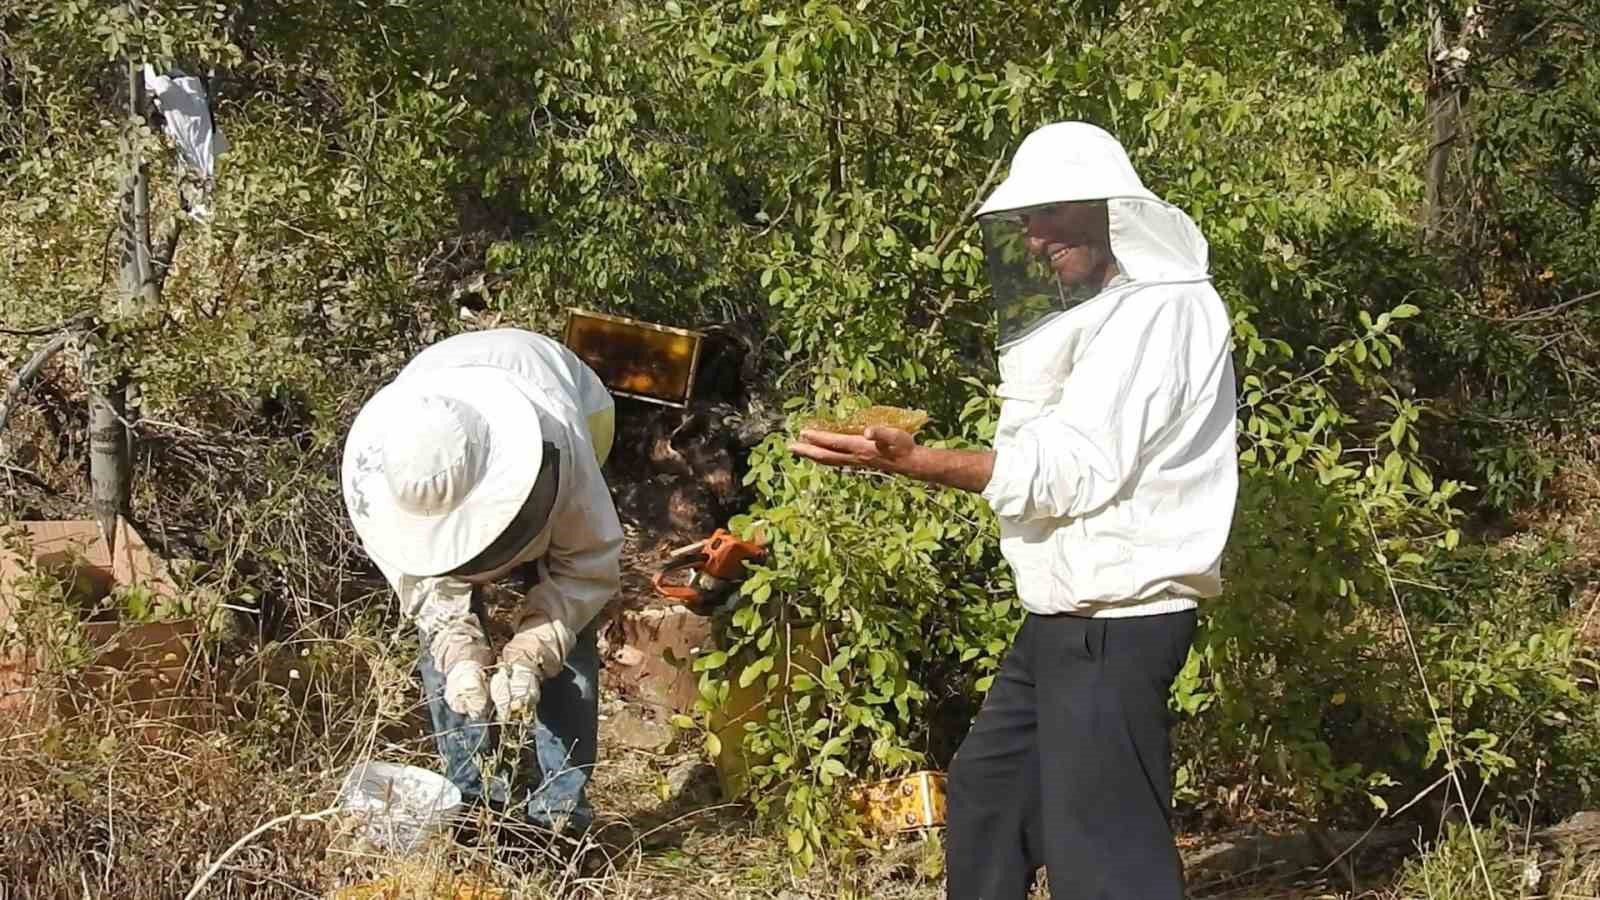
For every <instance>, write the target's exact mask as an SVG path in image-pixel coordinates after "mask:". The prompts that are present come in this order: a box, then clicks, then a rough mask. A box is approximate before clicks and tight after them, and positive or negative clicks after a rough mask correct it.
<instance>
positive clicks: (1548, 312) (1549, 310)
mask: <svg viewBox="0 0 1600 900" xmlns="http://www.w3.org/2000/svg"><path fill="white" fill-rule="evenodd" d="M1596 297H1600V291H1590V292H1589V293H1587V294H1579V295H1578V296H1576V297H1573V298H1572V299H1571V300H1563V301H1561V302H1560V303H1557V304H1556V305H1555V306H1546V307H1545V308H1543V309H1535V310H1532V311H1530V312H1525V313H1521V314H1520V315H1515V316H1489V317H1486V318H1488V319H1489V321H1491V322H1505V323H1507V324H1515V323H1518V322H1542V321H1544V320H1545V319H1552V318H1555V317H1556V316H1558V315H1561V314H1562V313H1564V312H1566V311H1567V310H1569V309H1571V308H1572V307H1574V306H1577V305H1578V304H1580V303H1584V302H1586V301H1589V300H1593V299H1595V298H1596Z"/></svg>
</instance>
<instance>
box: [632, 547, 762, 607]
mask: <svg viewBox="0 0 1600 900" xmlns="http://www.w3.org/2000/svg"><path fill="white" fill-rule="evenodd" d="M766 555H767V548H766V546H765V545H764V544H762V543H761V542H760V540H759V539H758V540H757V541H754V542H752V541H742V540H740V539H738V538H736V537H734V536H733V534H732V533H730V532H728V531H726V530H724V529H721V528H718V529H717V530H716V531H715V532H713V533H712V535H711V537H708V538H706V539H705V540H703V541H695V542H694V543H692V544H689V545H687V546H684V547H679V548H678V549H676V550H674V551H672V553H671V554H670V555H669V557H668V562H667V564H666V565H665V566H663V567H662V569H661V571H659V572H657V573H656V575H655V577H654V578H652V579H651V584H654V585H655V588H656V590H657V591H658V592H660V594H661V596H663V597H669V598H671V599H673V600H678V601H680V602H682V603H683V605H684V606H687V607H689V609H690V610H691V611H692V612H695V613H697V614H699V615H702V616H709V615H714V614H716V613H718V612H721V611H722V609H723V608H724V606H725V605H726V604H727V603H728V601H729V599H730V598H731V597H732V596H733V594H734V593H735V591H736V590H737V589H738V587H739V582H741V581H743V580H744V578H745V575H746V574H747V573H746V571H745V567H744V564H745V562H746V561H747V560H762V559H765V558H766ZM683 571H687V572H688V573H689V576H688V578H687V579H686V580H684V581H682V582H679V583H673V582H672V581H670V580H669V579H670V578H671V577H672V576H673V575H674V574H675V573H678V572H683Z"/></svg>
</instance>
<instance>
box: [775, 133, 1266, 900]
mask: <svg viewBox="0 0 1600 900" xmlns="http://www.w3.org/2000/svg"><path fill="white" fill-rule="evenodd" d="M977 218H978V221H979V223H980V226H981V228H982V231H983V236H984V242H985V250H986V253H987V254H988V265H989V273H990V277H991V281H992V287H993V290H994V300H995V304H996V306H997V312H998V317H999V344H1000V346H999V350H1000V358H999V363H1000V388H999V395H1000V397H1001V398H1002V405H1001V412H1000V421H999V424H998V427H997V434H996V437H995V442H994V448H993V449H992V450H988V451H957V450H942V449H934V448H929V447H923V446H919V445H918V444H916V442H915V441H914V440H913V438H912V437H911V435H909V434H907V433H905V432H902V431H897V430H894V429H889V428H882V427H875V428H869V429H867V430H866V431H865V432H864V433H863V434H861V435H840V434H827V433H815V432H803V433H802V434H801V438H800V440H799V441H798V442H797V443H796V444H795V445H794V447H793V450H794V452H795V453H797V454H799V455H801V456H804V457H807V458H809V459H812V460H815V461H817V462H821V463H825V464H829V465H842V466H854V467H862V468H870V469H878V470H881V471H884V472H890V473H895V474H900V475H905V476H909V477H912V478H918V479H921V480H924V481H928V482H932V483H936V484H942V485H946V486H950V487H955V488H961V489H964V490H969V491H975V492H980V493H981V494H982V496H983V497H984V499H986V500H987V501H988V502H989V504H990V506H991V507H993V509H994V511H995V514H996V516H997V517H998V518H999V522H1000V546H1001V550H1002V552H1003V554H1004V556H1005V558H1006V560H1007V561H1008V562H1009V563H1010V565H1011V568H1012V570H1013V572H1014V573H1015V577H1016V584H1017V593H1018V595H1019V598H1020V600H1021V602H1022V605H1023V606H1024V608H1025V609H1026V611H1027V616H1026V618H1025V619H1024V622H1023V624H1022V627H1021V630H1020V631H1019V632H1018V633H1017V635H1016V636H1015V638H1014V640H1013V643H1012V645H1011V647H1010V648H1009V650H1008V651H1007V653H1006V656H1005V658H1004V660H1003V661H1002V664H1001V667H1000V670H999V672H998V673H997V675H996V678H995V681H994V685H993V687H992V688H991V689H990V691H989V694H988V696H987V698H986V699H985V701H984V705H983V708H982V710H981V712H980V713H979V714H978V717H977V720H976V721H975V722H974V723H973V725H972V729H971V731H970V732H969V733H968V735H967V737H966V739H965V741H964V742H963V743H962V745H961V747H960V749H959V751H958V752H957V753H956V756H955V759H954V761H953V762H952V763H951V768H950V773H949V800H950V807H949V809H950V812H949V823H948V824H949V834H948V841H947V854H948V865H947V870H948V873H949V876H948V877H949V886H948V895H949V897H951V898H952V900H978V898H982V900H1024V898H1025V897H1026V896H1027V893H1028V888H1029V885H1030V883H1031V882H1032V880H1033V875H1034V873H1035V872H1036V871H1037V869H1038V868H1039V867H1041V866H1043V867H1045V868H1046V869H1047V870H1048V871H1049V874H1050V876H1051V877H1050V893H1051V896H1053V897H1057V898H1069V897H1080V898H1128V900H1176V898H1179V897H1182V896H1183V892H1184V881H1183V869H1182V864H1181V861H1180V859H1179V856H1178V853H1177V850H1176V847H1175V845H1174V842H1173V835H1172V828H1171V807H1172V783H1171V750H1170V747H1169V743H1168V733H1169V728H1170V722H1171V720H1170V716H1169V710H1168V695H1169V692H1170V690H1171V687H1172V682H1173V679H1174V678H1175V677H1176V676H1177V674H1178V672H1179V670H1180V669H1181V667H1182V666H1183V664H1184V661H1185V659H1186V657H1187V655H1188V652H1189V648H1190V644H1191V642H1192V640H1193V637H1194V632H1195V621H1196V609H1197V605H1198V601H1200V600H1202V599H1204V598H1207V597H1214V596H1216V595H1217V594H1218V593H1219V592H1220V591H1221V588H1222V579H1221V557H1222V552H1223V547H1224V544H1225V543H1226V540H1227V537H1228V531H1229V527H1230V524H1231V520H1232V516H1233V508H1234V500H1235V494H1236V492H1237V479H1238V474H1237V459H1236V456H1235V448H1234V446H1235V445H1234V440H1235V434H1234V428H1235V425H1234V420H1235V403H1236V399H1235V387H1234V373H1233V366H1232V361H1231V358H1230V351H1229V333H1230V324H1229V316H1228V312H1227V310H1226V308H1225V307H1224V306H1223V303H1222V300H1221V299H1220V298H1219V297H1218V295H1217V293H1216V291H1215V290H1214V289H1213V288H1212V286H1211V283H1210V279H1211V276H1210V274H1209V271H1208V269H1207V245H1206V241H1205V239H1204V238H1203V237H1202V236H1201V234H1200V231H1199V229H1198V228H1197V227H1196V226H1195V224H1194V222H1193V221H1192V220H1191V219H1190V218H1189V216H1187V215H1186V214H1184V213H1183V212H1182V211H1181V210H1179V209H1177V208H1175V207H1173V206H1170V205H1168V204H1167V203H1164V202H1163V201H1162V200H1161V199H1160V198H1158V197H1157V196H1156V195H1155V194H1153V193H1151V192H1150V191H1149V190H1148V189H1147V188H1146V187H1145V186H1144V184H1143V183H1142V182H1141V181H1140V179H1139V176H1138V175H1137V174H1136V173H1135V172H1134V169H1133V166H1132V164H1131V163H1130V161H1129V159H1128V156H1127V153H1126V152H1125V151H1124V150H1123V148H1122V146H1121V145H1120V144H1119V143H1118V142H1117V141H1116V139H1115V138H1113V137H1112V136H1111V135H1109V134H1107V133H1106V132H1105V131H1102V130H1101V129H1099V128H1096V127H1094V126H1092V125H1088V124H1084V123H1080V122H1064V123H1056V124H1052V125H1047V126H1044V127H1042V128H1040V129H1038V130H1036V131H1034V132H1033V133H1032V134H1030V135H1029V136H1028V137H1027V138H1026V139H1025V140H1024V141H1023V143H1022V144H1021V146H1020V147H1018V149H1017V152H1016V155H1015V157H1014V158H1013V160H1012V166H1011V170H1010V172H1009V174H1008V176H1007V178H1006V180H1005V181H1004V182H1002V183H1001V184H1000V186H999V187H997V188H996V189H995V191H994V192H993V193H992V194H991V195H990V196H989V197H988V198H987V199H986V200H985V201H984V203H983V205H982V206H981V207H980V209H979V210H978V213H977Z"/></svg>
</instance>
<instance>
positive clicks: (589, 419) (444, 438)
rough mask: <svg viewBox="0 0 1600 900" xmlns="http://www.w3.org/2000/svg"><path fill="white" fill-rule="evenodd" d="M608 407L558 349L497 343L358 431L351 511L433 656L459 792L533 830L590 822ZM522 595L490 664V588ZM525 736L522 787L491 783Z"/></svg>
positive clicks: (614, 527) (503, 332)
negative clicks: (524, 731)
mask: <svg viewBox="0 0 1600 900" xmlns="http://www.w3.org/2000/svg"><path fill="white" fill-rule="evenodd" d="M613 431H614V406H613V403H612V399H611V396H610V395H609V394H608V393H607V392H606V390H605V387H604V386H603V385H602V384H601V382H600V379H599V377H598V376H596V375H595V373H594V372H593V371H592V370H590V369H589V368H588V366H586V365H585V364H584V363H583V361H582V360H580V359H579V358H578V357H577V356H576V355H575V354H573V353H572V352H571V351H570V350H568V349H567V348H566V347H564V346H562V345H561V344H559V343H557V342H555V341H553V340H551V339H549V338H547V337H544V336H543V335H539V334H535V333H532V332H528V331H520V330H515V329H498V330H492V331H482V332H474V333H468V334H463V335H458V336H456V337H452V338H449V339H446V340H444V341H442V342H440V343H438V344H435V345H434V346H432V347H430V348H428V349H426V350H424V351H422V352H421V353H420V354H418V355H417V356H416V357H415V358H414V359H413V360H412V361H411V362H410V363H409V364H408V365H406V367H405V368H404V369H403V370H402V371H401V372H400V374H399V376H398V377H396V378H395V380H394V381H393V382H391V383H390V384H388V385H386V386H385V387H383V388H382V389H381V390H379V391H378V392H377V394H376V395H374V396H373V397H372V399H371V400H370V401H368V402H367V404H366V405H365V406H364V407H363V408H362V410H361V412H360V413H359V414H358V415H357V417H356V420H355V423H354V424H353V425H352V426H351V429H350V434H349V436H348V438H347V440H346V443H345V450H344V465H343V482H344V497H345V504H346V506H347V508H348V510H349V513H350V517H351V519H352V521H353V522H354V524H355V529H356V532H357V534H358V535H359V536H360V539H361V543H362V546H363V547H364V548H365V549H366V551H367V553H368V554H369V555H370V556H371V557H372V559H373V561H374V562H375V563H377V565H378V567H379V568H380V569H381V570H382V571H383V574H384V576H385V577H386V578H387V579H388V581H389V584H390V585H391V586H392V587H393V589H394V590H395V592H396V593H397V594H398V595H399V598H400V606H401V610H402V612H403V613H404V614H405V616H406V617H407V618H408V619H409V620H411V621H413V622H415V624H416V626H417V628H418V631H419V637H420V640H421V648H420V651H421V652H420V660H419V668H420V670H421V674H422V681H423V688H424V692H425V694H426V699H427V702H428V708H429V712H430V713H431V716H432V720H433V728H434V736H435V741H436V743H437V745H438V748H439V753H440V755H441V756H443V757H444V761H445V765H446V775H447V777H448V778H449V779H450V780H451V781H452V782H453V783H454V784H455V785H456V786H457V787H459V788H460V789H461V792H462V795H463V796H464V797H466V798H468V799H471V800H484V801H487V802H488V803H490V804H492V805H494V806H496V807H499V808H504V809H514V808H518V807H520V808H521V809H522V810H523V811H524V812H525V814H526V817H527V819H528V820H529V821H530V822H532V823H533V824H535V825H538V826H541V827H545V828H549V829H551V830H555V831H577V830H582V829H584V828H586V827H587V826H588V825H589V824H590V823H591V821H592V819H593V810H592V808H591V807H590V805H589V802H588V799H587V795H586V790H585V787H586V785H587V783H588V780H589V775H590V772H591V770H592V769H593V766H594V762H595V755H596V738H597V732H598V713H599V706H598V693H597V688H598V684H599V674H600V657H599V653H598V651H597V648H596V634H595V617H596V615H597V614H598V613H599V612H600V610H601V609H602V607H604V606H605V604H606V601H607V600H609V599H610V598H611V597H612V596H613V595H615V594H616V592H617V590H618V587H619V570H618V556H619V553H620V551H621V547H622V527H621V524H620V523H619V521H618V519H617V513H616V508H615V506H614V505H613V504H612V500H611V494H610V492H609V491H608V490H607V489H606V485H605V482H604V480H603V479H602V477H601V473H600V467H601V465H602V464H603V463H604V462H605V459H606V456H607V454H608V453H609V452H610V449H611V441H612V436H613ZM502 581H505V582H509V583H511V584H514V585H515V588H516V589H517V590H518V591H522V592H525V593H524V594H523V596H522V598H521V601H520V605H519V607H518V609H517V611H516V617H515V634H514V635H513V636H512V637H511V638H510V641H509V642H508V643H507V644H506V645H505V647H504V649H502V650H501V651H500V653H499V655H498V657H496V654H495V653H494V651H493V650H492V648H491V647H490V643H489V640H488V637H487V634H486V627H487V622H486V604H485V597H484V593H485V588H486V586H488V585H491V584H495V583H497V582H502ZM511 725H518V726H520V727H527V726H529V725H531V738H532V740H529V741H526V742H525V743H524V745H523V746H524V753H523V754H522V758H521V759H520V760H517V761H516V765H515V766H514V768H513V770H512V771H511V772H509V773H508V772H505V771H488V772H485V771H482V769H481V767H480V760H483V759H485V758H487V757H489V756H490V755H492V754H493V753H494V751H495V750H496V747H497V742H498V740H499V738H500V732H501V730H502V729H503V728H505V727H507V726H511Z"/></svg>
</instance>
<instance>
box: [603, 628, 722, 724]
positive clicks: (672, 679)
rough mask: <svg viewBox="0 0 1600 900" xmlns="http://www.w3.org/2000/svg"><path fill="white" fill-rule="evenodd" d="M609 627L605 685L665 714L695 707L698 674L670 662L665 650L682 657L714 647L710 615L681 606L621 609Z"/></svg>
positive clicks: (697, 695) (681, 659) (686, 710)
mask: <svg viewBox="0 0 1600 900" xmlns="http://www.w3.org/2000/svg"><path fill="white" fill-rule="evenodd" d="M608 630H609V632H610V633H609V634H608V642H609V643H610V644H611V651H610V658H609V659H607V660H606V668H605V680H606V682H607V686H608V687H610V688H612V689H615V690H617V691H619V692H620V693H622V694H623V695H624V696H626V697H628V698H629V699H631V700H636V701H638V702H640V703H643V704H645V705H647V706H651V707H654V708H655V710H656V711H665V712H666V713H667V715H671V714H672V713H690V712H691V711H692V710H693V709H694V701H695V699H696V698H698V697H699V695H700V688H699V678H698V676H696V674H695V673H694V672H691V671H689V667H688V665H687V664H685V665H683V666H682V667H677V666H673V665H672V664H671V663H668V662H667V660H666V658H665V655H664V652H665V651H668V650H670V651H671V652H672V655H673V656H674V657H675V658H676V659H678V660H680V661H685V662H686V661H687V660H688V659H690V657H691V656H692V655H693V654H694V651H695V650H697V649H699V648H702V647H710V646H712V645H713V643H714V638H713V635H712V629H711V620H709V619H707V618H705V617H703V616H698V615H695V614H694V613H692V612H690V611H689V610H687V609H685V608H684V607H681V606H677V607H653V608H649V609H636V610H624V611H622V612H620V613H619V614H618V615H617V617H616V618H615V619H614V620H613V621H612V623H611V625H610V626H609V627H608ZM660 718H662V719H665V718H667V716H661V717H660Z"/></svg>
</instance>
